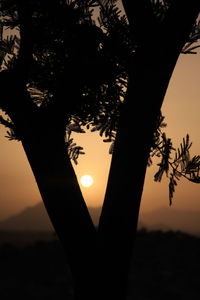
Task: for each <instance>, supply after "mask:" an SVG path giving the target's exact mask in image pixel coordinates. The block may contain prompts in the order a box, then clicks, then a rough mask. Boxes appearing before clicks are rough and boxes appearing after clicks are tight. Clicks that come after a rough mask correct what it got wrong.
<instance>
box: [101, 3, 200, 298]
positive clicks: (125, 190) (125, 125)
mask: <svg viewBox="0 0 200 300" xmlns="http://www.w3.org/2000/svg"><path fill="white" fill-rule="evenodd" d="M123 3H124V7H125V9H126V12H127V16H128V18H129V22H130V26H131V28H132V30H134V32H132V33H133V34H135V36H136V37H137V38H138V43H139V45H140V46H139V48H138V51H137V52H136V55H135V59H134V61H133V62H132V64H131V65H130V70H129V84H128V90H127V97H126V101H125V103H124V105H123V110H122V112H121V115H120V123H119V129H118V133H117V137H116V141H115V146H114V153H113V157H112V162H111V168H110V173H109V179H108V185H107V190H106V196H105V200H104V204H103V209H102V214H101V217H100V224H99V236H100V239H102V243H101V244H102V250H101V251H102V253H103V255H105V258H104V259H105V263H106V266H107V270H109V271H107V274H108V278H107V281H108V284H109V281H110V280H109V278H110V277H111V276H112V278H113V286H112V289H113V290H114V287H115V285H117V286H118V287H120V291H119V290H118V295H116V298H115V299H119V300H122V299H125V295H126V291H127V276H128V270H129V266H130V261H131V257H132V254H133V245H134V237H135V235H136V230H137V221H138V215H139V208H140V202H141V197H142V191H143V185H144V179H145V173H146V167H147V161H148V157H149V153H150V148H151V145H152V142H153V134H154V132H155V129H156V124H157V119H158V116H159V113H160V109H161V106H162V103H163V100H164V96H165V93H166V90H167V87H168V84H169V80H170V78H171V75H172V72H173V70H174V67H175V65H176V62H177V59H178V57H179V54H180V52H181V50H182V48H183V46H184V44H185V42H186V41H187V39H188V36H189V33H190V32H191V30H192V27H193V24H194V22H195V20H196V18H197V16H198V13H199V8H200V7H199V3H198V1H193V3H191V2H189V1H174V4H173V5H172V7H171V9H170V10H169V12H168V15H167V17H166V19H165V22H164V23H163V24H162V26H158V24H156V20H155V19H154V16H153V14H152V10H151V6H150V5H149V4H150V3H149V1H146V0H142V1H128V0H127V1H126V0H125V1H123ZM144 20H146V24H147V27H145V25H144V24H142V23H143V22H145V21H144ZM134 21H135V23H134V27H133V26H132V22H134ZM144 28H148V29H144ZM145 30H146V31H145ZM111 274H112V275H111ZM116 282H117V284H116ZM120 283H121V284H120Z"/></svg>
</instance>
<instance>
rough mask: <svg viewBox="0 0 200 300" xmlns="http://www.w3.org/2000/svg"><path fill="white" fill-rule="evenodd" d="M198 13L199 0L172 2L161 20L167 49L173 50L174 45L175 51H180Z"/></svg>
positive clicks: (177, 0) (176, 0)
mask: <svg viewBox="0 0 200 300" xmlns="http://www.w3.org/2000/svg"><path fill="white" fill-rule="evenodd" d="M199 13H200V2H199V0H184V1H183V0H174V1H173V2H172V4H171V6H170V8H169V10H168V12H167V14H166V17H165V19H164V21H163V30H162V32H163V34H162V37H163V40H164V41H165V42H164V43H165V44H166V47H167V48H166V49H167V51H170V52H171V50H173V51H174V49H175V48H174V47H176V51H177V53H180V52H181V50H182V48H183V46H184V45H185V43H186V42H187V40H188V38H189V35H190V33H191V31H192V28H193V26H194V23H195V20H196V19H197V17H198V14H199Z"/></svg>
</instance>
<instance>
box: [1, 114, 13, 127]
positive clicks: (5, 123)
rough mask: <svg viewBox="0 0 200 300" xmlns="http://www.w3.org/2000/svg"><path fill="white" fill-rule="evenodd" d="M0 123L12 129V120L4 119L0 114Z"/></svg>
mask: <svg viewBox="0 0 200 300" xmlns="http://www.w3.org/2000/svg"><path fill="white" fill-rule="evenodd" d="M0 124H2V125H4V126H5V127H7V128H10V129H13V127H14V125H13V123H12V122H9V121H8V120H5V119H4V118H3V117H2V116H0Z"/></svg>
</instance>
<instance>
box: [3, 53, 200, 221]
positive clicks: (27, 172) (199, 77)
mask: <svg viewBox="0 0 200 300" xmlns="http://www.w3.org/2000/svg"><path fill="white" fill-rule="evenodd" d="M162 110H163V115H164V116H165V117H166V119H165V120H166V122H167V124H168V127H167V128H166V132H167V135H168V136H169V137H171V138H172V139H173V141H174V146H175V147H177V146H179V143H180V142H181V141H182V138H183V137H184V136H185V135H186V134H187V133H189V134H190V138H191V141H193V146H192V154H193V155H195V154H200V134H199V129H200V118H199V116H200V54H197V55H181V56H180V58H179V61H178V63H177V66H176V69H175V71H174V73H173V76H172V78H171V82H170V85H169V88H168V91H167V94H166V97H165V101H164V104H163V109H162ZM5 134H6V131H5V128H4V127H3V126H0V220H2V219H5V218H7V217H8V216H10V215H12V214H15V213H18V212H19V211H21V210H22V209H23V208H24V207H27V206H32V205H34V204H36V203H37V202H39V201H40V195H39V192H38V189H37V186H36V183H35V180H34V178H33V175H32V172H31V169H30V167H29V164H28V162H27V159H26V157H25V154H24V152H23V148H22V146H21V144H20V142H16V141H14V142H13V141H12V142H11V141H8V140H7V139H6V138H5V137H4V136H5ZM130 135H131V132H130ZM74 137H75V139H76V142H77V143H78V144H79V145H82V146H83V147H84V150H85V152H86V154H85V155H82V156H81V157H80V159H79V164H78V166H75V170H76V172H77V176H78V178H79V179H80V176H81V175H84V174H90V175H92V176H93V179H94V184H93V185H92V186H91V187H89V188H83V187H82V191H83V194H84V196H85V200H86V202H87V203H88V205H89V206H99V205H101V203H102V199H103V196H104V192H105V186H106V181H107V176H108V171H109V164H110V159H111V156H110V155H109V154H108V148H109V145H108V144H107V143H103V141H102V140H101V138H100V137H99V136H98V133H87V134H75V135H74ZM155 170H156V168H155V167H151V168H148V171H147V176H146V181H145V188H144V193H143V199H142V207H141V210H142V211H151V210H154V209H156V208H159V207H163V206H165V207H168V206H169V205H168V186H167V181H166V180H163V182H162V183H155V182H154V181H153V174H154V173H155ZM131 171H133V172H134V170H131ZM122 176H127V174H122ZM171 209H184V210H199V211H200V184H194V183H190V182H187V181H186V180H184V179H183V180H181V182H180V183H179V185H178V187H177V189H176V193H175V198H174V202H173V206H172V207H170V208H169V212H170V210H171Z"/></svg>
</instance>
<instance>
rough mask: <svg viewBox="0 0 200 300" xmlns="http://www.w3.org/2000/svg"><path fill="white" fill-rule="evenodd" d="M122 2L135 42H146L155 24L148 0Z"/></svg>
mask: <svg viewBox="0 0 200 300" xmlns="http://www.w3.org/2000/svg"><path fill="white" fill-rule="evenodd" d="M122 3H123V6H124V9H125V12H126V15H127V18H128V22H129V24H130V28H131V30H132V33H134V37H135V38H136V42H139V44H146V41H149V38H150V36H149V34H150V33H152V31H153V30H152V29H154V30H155V25H156V18H155V16H154V13H153V9H152V5H151V2H150V0H122Z"/></svg>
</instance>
